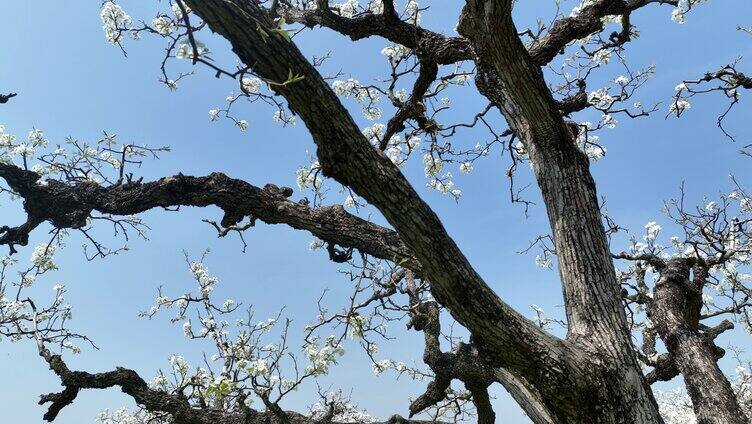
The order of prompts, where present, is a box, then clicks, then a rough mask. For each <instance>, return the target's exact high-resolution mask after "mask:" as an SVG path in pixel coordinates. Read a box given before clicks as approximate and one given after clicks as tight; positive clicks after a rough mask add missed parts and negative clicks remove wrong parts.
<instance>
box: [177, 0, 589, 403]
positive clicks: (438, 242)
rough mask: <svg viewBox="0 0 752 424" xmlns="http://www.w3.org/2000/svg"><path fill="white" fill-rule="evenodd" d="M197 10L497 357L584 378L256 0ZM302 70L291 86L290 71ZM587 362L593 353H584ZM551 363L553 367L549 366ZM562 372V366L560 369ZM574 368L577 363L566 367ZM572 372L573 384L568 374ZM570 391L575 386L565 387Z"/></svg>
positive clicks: (552, 380)
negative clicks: (487, 273) (483, 269)
mask: <svg viewBox="0 0 752 424" xmlns="http://www.w3.org/2000/svg"><path fill="white" fill-rule="evenodd" d="M188 3H189V4H190V6H191V8H192V9H193V10H194V11H195V12H196V13H197V14H198V15H199V16H200V17H201V18H202V19H203V20H204V21H205V22H206V23H207V24H208V26H209V27H210V28H211V29H212V30H214V31H215V32H217V33H219V34H220V35H222V36H223V37H225V38H226V39H227V40H229V41H230V43H231V44H232V46H233V50H234V51H235V53H237V54H238V56H239V57H240V59H241V60H242V61H243V62H244V63H247V64H253V69H254V72H256V73H257V74H258V75H259V76H261V77H262V78H264V79H266V80H267V81H276V82H279V83H277V84H272V88H273V89H274V90H275V91H276V92H277V93H278V94H281V95H283V96H284V97H285V98H286V99H287V101H288V104H289V107H290V108H291V109H292V110H293V111H294V112H296V113H297V114H298V115H299V116H300V117H301V118H302V120H303V122H305V124H306V126H307V127H308V130H309V131H310V133H311V135H312V136H313V139H314V141H315V142H316V145H317V148H318V150H317V155H318V158H319V161H320V163H321V167H322V170H323V172H324V174H325V175H327V176H330V177H332V178H334V179H336V180H337V181H338V182H340V183H342V184H344V185H346V186H348V187H351V188H352V189H353V190H354V191H355V192H356V193H357V194H358V195H359V196H361V197H363V198H365V199H366V200H367V201H368V202H369V203H371V204H373V205H374V206H376V207H377V208H378V209H379V210H380V211H381V212H382V213H383V214H384V216H385V217H386V219H387V220H388V221H389V222H390V224H392V225H393V226H394V228H395V229H396V230H397V232H398V233H399V235H400V237H401V239H402V240H403V242H404V243H405V245H406V246H407V247H408V248H409V249H410V251H411V252H413V254H414V255H415V257H416V259H418V261H419V262H420V263H421V266H422V271H423V274H424V275H425V276H426V277H427V279H428V280H429V281H430V283H431V290H432V293H433V294H434V296H435V298H436V299H437V300H438V301H439V302H441V303H442V304H443V305H444V306H446V307H447V309H448V310H449V311H450V313H451V314H452V315H453V316H454V317H455V319H457V320H458V321H459V322H460V323H461V324H462V325H464V326H465V327H466V328H468V329H469V330H470V331H471V332H472V333H473V335H474V337H476V341H477V342H478V343H480V345H482V346H483V349H486V350H488V352H489V357H490V358H491V359H492V360H493V361H495V362H497V363H503V364H504V365H506V366H509V367H510V368H512V369H515V370H517V371H518V372H520V373H521V374H523V375H526V376H527V377H529V378H530V379H531V381H536V383H538V384H541V385H542V386H543V385H546V384H548V385H549V387H551V390H554V389H553V387H554V386H558V387H562V386H561V385H569V386H568V387H572V386H576V385H577V384H579V383H578V381H579V382H580V383H581V382H582V381H584V380H586V378H584V376H580V377H583V378H582V379H579V380H577V376H576V374H577V372H576V370H573V369H572V368H571V364H569V363H568V361H571V360H575V358H579V356H578V353H576V352H574V351H572V350H571V349H570V347H569V346H567V345H566V344H565V343H562V342H561V341H559V340H557V339H555V338H554V337H552V336H550V335H548V334H547V333H545V332H544V331H542V330H541V329H540V328H538V327H537V326H535V325H534V324H533V323H532V322H530V321H529V320H528V319H526V318H525V317H523V316H522V315H521V314H519V313H518V312H516V311H514V310H513V309H512V308H511V307H509V306H508V305H507V304H505V303H504V302H503V301H501V299H499V297H498V296H497V295H496V294H495V293H494V292H493V291H492V290H491V289H490V288H489V287H488V285H487V284H486V283H485V282H484V281H483V279H482V278H481V277H480V276H479V275H478V273H477V272H476V271H475V270H474V269H473V267H472V266H471V265H470V264H469V262H468V261H467V259H466V258H465V256H464V255H463V253H462V252H461V251H460V250H459V248H458V247H457V245H456V244H455V242H454V241H453V240H452V239H451V238H450V237H449V235H448V234H447V232H446V230H445V229H444V227H443V225H442V223H441V221H440V220H439V218H438V217H437V216H436V214H435V213H434V212H433V211H432V210H431V209H430V207H429V206H428V205H427V204H426V203H425V202H424V201H423V200H422V199H420V197H419V196H418V194H417V193H416V192H415V190H414V189H413V188H412V187H411V185H410V184H409V183H408V182H407V180H406V179H405V177H404V176H403V175H402V174H401V173H400V171H399V169H398V168H397V167H396V166H395V165H394V164H392V163H391V161H390V160H389V159H388V158H387V157H386V156H385V155H384V154H383V153H382V152H381V151H379V150H378V149H374V148H373V147H372V146H371V145H370V143H369V142H368V140H367V139H366V138H365V137H364V136H363V134H362V133H361V131H360V129H359V127H358V125H357V124H356V123H355V122H354V121H353V119H352V117H351V116H350V114H349V113H348V112H347V110H346V109H345V107H344V106H343V105H342V104H341V102H340V101H339V99H338V98H337V96H336V95H335V93H334V92H332V90H331V89H330V87H329V85H328V84H327V83H326V81H324V79H323V78H322V77H321V75H319V74H318V72H317V71H316V70H315V68H314V67H313V66H312V65H311V64H310V63H308V61H307V60H306V59H305V58H304V56H303V55H302V54H301V52H300V51H299V50H298V49H297V48H296V47H295V45H294V44H291V43H290V42H289V41H288V40H286V39H285V38H283V37H281V36H278V35H276V34H272V35H268V33H267V31H263V33H262V32H261V31H260V28H262V27H267V28H271V27H273V23H272V22H270V21H269V20H268V18H267V16H266V14H265V13H264V11H263V10H262V9H261V8H259V7H258V6H257V5H256V4H255V3H253V2H244V1H239V0H210V1H198V0H189V1H188ZM290 74H292V75H298V76H299V77H300V78H298V79H297V80H296V82H295V83H293V84H283V83H282V82H284V81H286V80H287V79H288V76H289V75H290ZM582 359H583V360H584V358H582ZM544 369H546V370H548V371H547V372H543V371H542V370H544ZM557 370H562V371H561V372H558V371H557ZM563 370H569V371H563ZM562 379H563V380H566V383H565V382H564V381H563V380H562ZM557 393H560V394H561V396H568V394H567V390H557Z"/></svg>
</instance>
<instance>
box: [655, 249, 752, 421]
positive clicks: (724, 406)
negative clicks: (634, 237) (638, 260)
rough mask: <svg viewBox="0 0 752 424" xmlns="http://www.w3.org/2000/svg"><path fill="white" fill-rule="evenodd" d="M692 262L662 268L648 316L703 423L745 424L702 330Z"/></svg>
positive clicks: (672, 262) (675, 262)
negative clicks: (691, 278)
mask: <svg viewBox="0 0 752 424" xmlns="http://www.w3.org/2000/svg"><path fill="white" fill-rule="evenodd" d="M689 274H690V264H689V262H688V261H687V260H684V259H673V260H670V261H668V264H667V265H666V267H665V268H664V269H662V270H660V279H659V281H658V283H657V284H656V286H655V289H654V290H653V302H652V304H651V305H650V309H649V311H648V312H649V315H650V319H651V320H652V321H653V323H654V325H655V327H656V329H657V330H658V334H659V335H660V337H661V340H663V343H664V344H665V345H666V349H667V350H668V353H669V355H670V357H671V358H672V360H673V361H674V363H675V364H676V366H677V368H678V369H679V371H680V372H681V373H682V376H683V377H684V383H685V385H686V387H687V392H688V393H689V397H690V398H691V399H692V406H693V408H694V411H695V415H696V416H697V422H698V423H699V424H745V423H748V422H749V421H748V420H747V417H745V416H744V413H743V412H742V410H741V408H740V406H739V403H738V401H737V399H736V396H735V395H734V391H733V390H732V388H731V384H730V383H729V381H728V379H727V378H726V376H724V375H723V372H722V371H721V369H720V368H719V367H718V354H717V353H716V350H717V348H716V346H715V344H714V343H713V341H712V339H711V338H709V337H707V336H706V335H703V334H701V333H700V331H699V328H698V323H699V318H700V310H701V308H702V289H701V286H700V287H697V286H695V285H694V284H693V283H692V282H691V281H690V279H689Z"/></svg>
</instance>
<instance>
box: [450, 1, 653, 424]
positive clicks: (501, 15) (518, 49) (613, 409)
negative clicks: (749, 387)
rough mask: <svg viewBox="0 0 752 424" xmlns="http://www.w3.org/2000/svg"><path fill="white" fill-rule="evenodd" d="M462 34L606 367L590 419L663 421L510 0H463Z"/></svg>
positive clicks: (593, 212)
mask: <svg viewBox="0 0 752 424" xmlns="http://www.w3.org/2000/svg"><path fill="white" fill-rule="evenodd" d="M459 31H460V33H461V34H463V35H464V36H466V37H468V38H469V39H471V40H472V41H473V42H474V45H475V46H476V54H477V55H478V58H477V61H476V63H477V64H478V68H477V69H478V75H477V78H476V84H477V85H478V88H479V90H480V91H481V93H482V94H484V95H485V96H486V97H488V98H489V99H490V100H491V101H492V102H494V103H495V104H496V105H497V107H499V109H500V111H501V112H502V114H503V115H504V116H505V118H506V120H507V122H508V123H509V125H510V128H511V129H512V130H513V131H514V133H515V134H516V135H517V137H519V139H520V140H521V141H522V142H523V143H524V144H525V147H526V148H527V151H528V153H529V157H530V160H531V162H532V165H533V172H534V173H535V176H536V179H537V181H538V185H539V187H540V189H541V192H542V194H543V199H544V202H545V204H546V210H547V212H548V217H549V222H550V225H551V229H552V231H553V239H554V243H555V246H556V253H557V258H558V262H559V273H560V276H561V281H562V288H563V294H564V302H565V307H566V313H567V320H568V326H569V332H568V335H567V340H568V341H571V342H573V343H575V344H576V345H578V346H580V347H582V348H583V349H584V350H585V351H587V352H588V353H589V354H590V355H592V357H593V361H594V363H599V364H600V365H602V366H603V367H604V368H605V369H606V370H607V371H606V372H605V373H603V374H601V375H599V376H598V377H596V378H599V380H600V382H599V385H600V386H601V388H602V390H604V392H603V393H602V394H603V397H602V398H600V399H598V400H594V401H595V402H596V403H597V407H596V409H597V410H598V415H597V417H594V418H593V422H632V423H637V422H639V423H643V422H645V423H659V422H662V418H661V417H660V414H659V413H658V407H657V404H656V402H655V399H654V397H653V393H652V391H651V389H650V386H649V385H648V384H647V381H646V380H645V378H644V376H643V375H642V372H641V370H640V367H639V364H638V363H637V359H636V357H635V355H634V353H633V352H634V350H633V346H632V341H631V337H630V332H629V329H628V325H627V320H626V315H625V312H624V307H623V305H622V303H621V294H620V292H621V289H620V285H619V283H618V281H617V280H616V274H615V270H614V265H613V261H612V259H611V253H610V249H609V246H608V241H607V238H606V233H605V229H604V228H603V223H602V221H601V214H600V208H599V206H598V198H597V195H596V189H595V182H594V180H593V178H592V175H591V174H590V170H589V161H588V159H587V156H586V155H585V154H584V153H583V152H582V151H581V150H580V149H579V148H578V147H577V145H576V143H575V131H573V130H572V129H570V127H569V126H568V125H567V124H566V123H565V122H564V120H563V118H562V116H561V114H560V112H559V111H558V108H557V105H556V102H555V101H554V99H553V97H552V96H551V92H550V91H549V89H548V87H547V86H546V83H545V80H544V78H543V74H542V72H541V70H540V68H539V67H538V66H537V65H536V64H535V63H533V62H532V60H531V59H530V56H529V54H528V52H527V50H526V49H525V47H524V46H523V45H522V42H521V41H520V39H519V36H518V35H517V30H516V28H515V26H514V23H513V22H512V18H511V2H510V1H506V0H503V1H499V2H489V1H485V0H468V2H467V5H466V7H465V9H464V10H463V16H462V18H461V20H460V26H459ZM594 396H595V397H598V395H597V394H595V393H594Z"/></svg>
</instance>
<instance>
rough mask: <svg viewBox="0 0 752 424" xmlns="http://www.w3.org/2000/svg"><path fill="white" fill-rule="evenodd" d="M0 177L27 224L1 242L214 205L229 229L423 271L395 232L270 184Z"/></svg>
mask: <svg viewBox="0 0 752 424" xmlns="http://www.w3.org/2000/svg"><path fill="white" fill-rule="evenodd" d="M0 177H2V178H4V179H5V180H6V182H7V183H8V185H9V186H10V187H11V189H13V190H14V191H15V192H17V193H19V195H21V196H22V197H23V198H24V200H25V201H24V208H25V210H26V213H27V215H28V222H27V223H26V224H24V225H22V226H19V227H16V228H8V227H3V228H0V234H2V233H3V232H4V234H2V236H0V243H1V244H7V245H9V246H13V245H14V244H16V245H26V243H27V242H28V234H29V232H30V231H32V230H33V229H34V228H35V227H36V226H38V225H39V224H41V223H42V222H45V221H49V222H51V223H52V224H53V225H54V226H56V227H58V228H80V227H82V226H83V225H85V223H86V218H87V217H89V216H90V215H91V213H92V212H93V211H97V212H100V213H103V214H113V215H132V214H138V213H141V212H145V211H147V210H150V209H154V208H167V207H174V206H197V207H206V206H217V207H219V208H220V209H222V211H224V217H223V219H222V222H221V226H222V227H224V228H229V227H231V226H233V225H235V224H237V223H238V222H240V221H241V220H242V219H243V218H244V217H246V216H250V217H252V218H253V219H258V220H261V221H263V222H265V223H267V224H287V225H289V226H291V227H293V228H295V229H299V230H306V231H309V232H310V233H311V234H313V235H315V236H316V237H318V238H320V239H322V240H325V241H328V242H330V243H334V244H337V245H339V246H344V247H347V248H355V249H358V250H360V251H361V252H363V253H366V254H369V255H371V256H374V257H377V258H380V259H386V260H390V261H395V262H404V263H403V265H404V266H406V267H408V268H411V269H413V270H416V271H419V270H420V267H419V265H418V263H417V261H415V259H414V258H413V256H412V254H410V252H409V250H408V249H407V247H406V246H405V245H404V243H403V242H402V240H400V237H399V236H398V235H397V233H396V232H394V231H393V230H390V229H388V228H384V227H381V226H378V225H376V224H372V223H370V222H368V221H366V220H364V219H361V218H358V217H357V216H355V215H352V214H350V213H348V212H347V211H345V209H344V208H343V207H342V206H339V205H335V206H327V207H320V208H310V207H309V206H308V205H307V204H306V203H305V202H293V201H291V200H289V199H288V198H289V197H290V196H291V195H292V189H290V188H288V187H281V188H280V187H277V186H275V185H271V184H268V185H266V186H265V187H264V188H259V187H256V186H253V185H251V184H249V183H247V182H245V181H243V180H238V179H233V178H230V177H228V176H226V175H224V174H222V173H213V174H210V175H208V176H205V177H192V176H187V175H182V174H178V175H174V176H171V177H165V178H162V179H159V180H157V181H152V182H146V183H143V182H133V183H128V184H121V185H114V186H109V187H103V186H100V185H99V184H96V183H93V182H81V183H77V184H74V185H68V184H66V183H63V182H60V181H54V180H47V181H46V182H45V183H44V184H40V183H39V182H38V180H39V175H37V174H36V173H34V172H31V171H25V170H23V169H21V168H18V167H16V166H14V165H10V164H0Z"/></svg>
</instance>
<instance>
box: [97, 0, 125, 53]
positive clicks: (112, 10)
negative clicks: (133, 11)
mask: <svg viewBox="0 0 752 424" xmlns="http://www.w3.org/2000/svg"><path fill="white" fill-rule="evenodd" d="M99 16H100V18H101V19H102V29H103V30H104V36H105V38H106V39H107V41H109V42H110V43H112V44H116V43H118V42H120V39H121V34H120V31H119V30H120V29H130V28H131V26H132V25H133V19H132V18H131V17H130V16H129V15H128V14H127V13H125V11H124V10H123V8H122V7H120V5H118V4H116V3H115V2H112V1H107V2H104V3H103V4H102V10H101V12H100V15H99Z"/></svg>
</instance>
